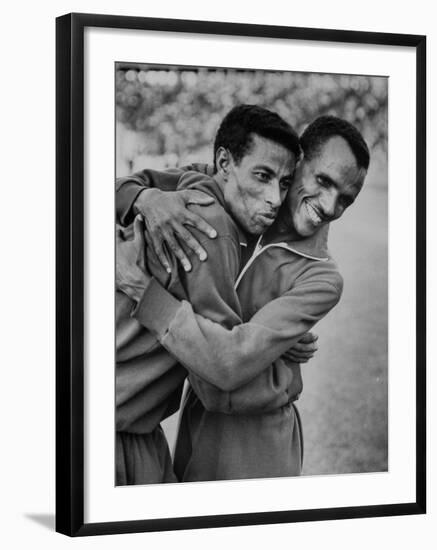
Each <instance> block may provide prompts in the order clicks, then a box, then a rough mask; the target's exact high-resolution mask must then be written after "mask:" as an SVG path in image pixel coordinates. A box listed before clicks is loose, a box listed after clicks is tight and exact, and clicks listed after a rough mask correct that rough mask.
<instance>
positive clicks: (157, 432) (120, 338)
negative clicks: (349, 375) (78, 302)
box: [116, 106, 300, 485]
mask: <svg viewBox="0 0 437 550" xmlns="http://www.w3.org/2000/svg"><path fill="white" fill-rule="evenodd" d="M237 127H238V128H245V129H244V130H242V131H243V134H244V135H242V136H241V137H240V138H239V139H238V140H236V141H235V137H233V138H232V139H233V140H234V142H235V143H234V142H233V143H223V145H220V147H219V148H218V149H217V151H216V156H215V158H216V174H215V175H214V176H213V177H209V176H207V175H203V174H199V173H198V172H191V171H187V172H177V171H176V172H172V173H170V174H159V173H154V177H155V180H156V183H157V184H158V185H161V186H162V187H164V188H165V185H167V183H168V182H169V181H170V182H172V181H173V180H174V186H176V185H177V184H179V185H180V186H181V187H182V188H189V189H192V190H196V191H197V192H198V194H199V196H201V197H204V199H203V201H200V202H203V203H204V204H205V203H209V205H208V206H204V207H203V211H202V212H203V214H204V215H205V217H206V219H207V220H208V222H209V223H210V224H212V225H213V226H214V227H215V229H216V231H217V237H216V238H215V239H213V240H210V239H207V238H205V239H204V240H203V241H202V244H203V246H204V247H205V251H206V253H207V255H208V261H207V262H200V261H198V260H195V259H194V258H193V259H192V263H193V267H192V269H191V270H189V271H185V270H183V269H182V268H181V267H180V266H179V265H178V264H177V261H176V257H175V256H174V255H173V256H171V257H170V260H169V263H168V264H167V266H166V268H164V267H163V266H162V265H161V263H160V262H159V260H158V256H157V255H156V253H155V251H154V250H153V248H152V247H150V246H146V243H145V240H144V239H145V235H144V227H143V225H142V222H141V221H140V220H139V219H136V220H135V221H134V222H133V223H131V224H130V225H128V226H127V227H126V228H125V229H122V228H120V227H118V228H117V242H118V245H117V261H116V264H117V292H116V344H117V357H116V359H117V366H116V407H117V409H116V427H117V436H116V478H117V479H116V481H117V485H126V484H141V483H159V482H172V481H176V480H177V479H176V477H175V475H174V472H173V468H172V464H171V460H170V454H169V450H168V445H167V441H166V439H165V436H164V433H163V431H162V429H161V426H160V422H161V421H162V420H163V419H164V418H166V417H167V416H168V415H170V414H172V413H173V412H174V411H175V410H176V409H177V408H178V406H179V399H180V394H181V387H182V383H183V380H184V378H185V376H186V371H185V369H184V368H183V367H182V366H181V365H180V363H179V361H178V359H176V358H175V356H174V354H171V352H169V351H168V350H167V348H166V347H165V346H164V345H163V344H162V343H160V341H159V339H160V337H161V336H162V335H161V334H158V333H157V332H156V330H153V331H150V330H148V329H147V328H145V327H144V325H142V324H141V323H140V321H142V318H143V316H144V315H145V314H146V313H147V314H148V315H149V316H151V317H155V316H156V318H158V316H159V318H160V320H161V322H165V319H166V320H170V319H171V317H172V316H173V303H172V302H161V298H160V295H159V293H158V292H155V291H154V290H153V285H157V286H158V287H159V289H160V290H162V292H165V293H166V296H167V295H168V296H169V297H170V298H171V299H172V300H175V302H176V303H177V304H179V301H180V300H183V301H184V302H183V303H189V304H190V305H191V307H192V308H193V310H194V311H196V312H197V313H199V314H201V315H204V316H205V317H206V318H208V322H209V323H211V322H214V323H216V324H217V326H219V327H220V328H223V329H226V330H230V329H232V328H233V327H234V326H237V325H241V323H242V321H243V317H242V311H241V307H240V303H239V300H238V296H237V293H236V291H235V288H234V285H235V281H236V279H237V276H238V274H239V272H240V268H241V264H242V254H243V253H244V249H245V247H246V246H247V240H248V238H250V237H251V236H252V235H259V234H261V233H263V232H265V231H266V229H267V228H268V227H269V226H270V225H271V224H272V223H273V221H274V219H275V217H276V215H277V213H278V211H279V207H280V205H281V203H282V201H283V200H284V198H285V195H286V193H287V191H288V188H289V186H290V184H291V181H292V177H293V173H294V169H295V165H296V161H297V159H298V157H299V154H300V147H299V141H298V137H297V135H296V133H295V132H294V130H293V129H292V128H291V127H290V126H289V125H288V124H287V123H285V122H284V121H283V120H282V119H281V118H280V117H279V116H278V115H276V114H274V113H271V112H269V111H267V110H265V109H261V108H259V107H254V106H251V107H244V108H240V109H238V111H237V112H234V113H232V112H231V113H230V114H229V115H228V116H227V117H226V118H225V119H224V121H223V123H222V130H223V131H225V134H226V135H227V136H229V135H232V136H234V135H235V132H234V130H235V129H238V128H237ZM119 183H120V182H119ZM135 183H138V182H137V181H136V180H135V178H131V179H127V180H125V181H124V185H125V188H124V190H125V191H126V188H129V186H130V188H131V190H132V184H135ZM133 192H134V193H135V189H134V190H133ZM137 194H138V193H137ZM195 208H197V209H198V208H199V207H195ZM124 221H126V220H124ZM146 236H147V232H146ZM197 236H198V238H201V233H200V232H198V233H197ZM132 251H135V258H134V259H133V260H132V262H131V263H130V260H131V256H130V255H131V254H132ZM140 268H141V269H140ZM145 271H147V272H149V273H150V274H151V275H153V282H152V283H151V284H152V286H151V287H150V288H149V289H148V292H147V295H144V296H143V295H142V294H143V289H144V284H145V283H144V273H143V272H145ZM135 277H137V278H136V279H135ZM126 281H127V282H126ZM164 289H165V290H164ZM132 299H133V300H135V301H138V300H139V299H141V302H140V304H139V305H138V307H137V308H136V310H135V313H134V315H133V316H132V310H133V306H134V302H133V300H132ZM158 314H159V315H158ZM158 332H159V331H158ZM196 338H197V337H196ZM184 345H185V346H187V351H189V347H190V343H189V342H185V344H184ZM291 345H293V344H291ZM289 347H290V346H288V345H287V346H285V348H284V350H283V351H286V350H287V349H288V348H289ZM216 353H217V352H216V351H214V352H213V355H214V354H216ZM253 353H254V352H253V351H251V355H253ZM281 353H282V352H281ZM247 362H248V365H247V368H246V369H245V371H244V372H241V375H240V376H239V378H238V380H237V381H234V380H233V379H232V377H229V376H227V374H226V373H224V374H223V373H222V372H220V371H216V369H215V367H214V364H213V363H214V359H213V357H209V361H208V362H207V364H205V363H204V362H198V363H197V364H196V365H194V366H193V368H192V369H191V368H190V378H191V381H192V384H193V385H196V384H197V385H198V386H199V387H198V393H199V395H202V396H204V399H205V400H206V401H207V400H208V399H211V397H213V398H214V399H215V394H216V393H217V392H218V391H219V390H218V388H221V389H222V390H231V389H234V388H235V387H237V386H238V385H241V384H244V383H246V382H248V381H249V380H251V379H252V378H254V377H255V376H256V375H258V374H259V373H260V372H262V371H263V370H264V369H267V367H269V365H270V363H271V360H270V359H266V360H264V361H261V362H260V361H258V362H257V363H256V364H253V366H252V365H251V364H250V363H251V360H250V358H249V357H248V359H247ZM182 363H183V364H184V365H185V362H184V361H182ZM185 366H188V365H185ZM270 368H271V369H273V368H274V369H275V374H273V372H272V374H271V376H272V377H273V376H274V377H275V378H276V377H277V376H279V377H280V378H281V380H282V382H281V390H280V391H281V392H282V396H281V397H282V401H283V400H284V396H285V395H286V392H287V390H288V384H289V382H290V380H291V378H292V367H291V366H289V365H288V364H287V363H286V362H284V363H281V364H280V365H278V366H275V367H270ZM198 377H201V378H199V379H198ZM211 384H214V386H213V385H211ZM278 393H279V388H277V387H276V386H275V387H273V386H272V387H271V388H269V387H265V385H263V386H262V393H261V394H259V395H256V394H253V395H252V406H253V407H255V408H256V407H265V408H269V407H276V406H277V400H278ZM220 395H221V394H220Z"/></svg>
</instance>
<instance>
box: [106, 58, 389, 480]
mask: <svg viewBox="0 0 437 550" xmlns="http://www.w3.org/2000/svg"><path fill="white" fill-rule="evenodd" d="M114 71H115V74H114V82H115V90H114V94H115V110H116V112H115V119H116V126H115V143H116V166H115V179H116V182H115V243H116V245H115V257H116V262H115V289H116V292H115V347H116V350H115V365H114V376H115V397H114V398H115V430H116V433H115V434H114V437H115V457H114V464H115V472H114V478H115V485H116V486H127V485H148V484H157V483H187V482H194V481H205V482H216V481H225V480H247V479H266V478H267V479H268V478H284V477H294V476H316V475H339V474H367V473H371V472H372V473H377V472H387V471H388V467H389V466H388V465H389V454H388V384H389V378H388V197H389V195H388V139H389V136H388V92H389V80H388V78H387V77H386V76H383V75H382V76H379V75H361V74H331V73H314V72H293V71H273V70H253V69H245V68H241V69H235V68H226V67H195V66H168V65H158V64H147V63H143V62H138V63H132V62H129V63H127V62H126V63H124V62H121V61H120V62H117V63H115V69H114Z"/></svg>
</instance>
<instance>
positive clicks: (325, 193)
mask: <svg viewBox="0 0 437 550" xmlns="http://www.w3.org/2000/svg"><path fill="white" fill-rule="evenodd" d="M365 175H366V170H365V169H364V168H361V167H359V166H358V163H357V160H356V158H355V156H354V153H353V152H352V149H351V148H350V146H349V144H348V142H347V141H346V140H345V139H344V138H342V137H340V136H333V137H331V138H329V139H328V140H327V141H326V142H325V143H323V145H322V146H321V147H320V150H319V151H318V152H317V153H316V154H314V155H313V157H312V158H310V159H306V158H304V159H303V160H302V161H301V162H300V164H299V165H298V167H297V169H296V173H295V180H294V183H293V185H292V187H291V189H290V191H289V193H288V197H287V204H288V207H289V213H291V221H292V225H293V229H294V231H295V232H296V233H297V237H309V236H310V235H312V234H314V233H315V232H316V231H317V230H318V229H319V228H320V227H321V226H322V225H324V224H327V223H329V222H331V221H334V220H337V219H338V218H339V217H340V216H341V215H342V214H343V212H344V211H345V210H346V208H347V207H348V206H350V205H351V204H352V203H353V202H354V200H355V199H356V197H357V195H358V193H359V192H360V191H361V188H362V186H363V182H364V178H365Z"/></svg>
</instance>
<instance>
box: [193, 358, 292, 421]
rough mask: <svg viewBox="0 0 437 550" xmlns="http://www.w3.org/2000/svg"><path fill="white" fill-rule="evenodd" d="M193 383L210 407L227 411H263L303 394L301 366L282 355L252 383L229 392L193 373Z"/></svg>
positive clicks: (220, 411) (279, 405)
mask: <svg viewBox="0 0 437 550" xmlns="http://www.w3.org/2000/svg"><path fill="white" fill-rule="evenodd" d="M189 380H190V384H191V386H192V388H193V390H194V392H195V393H196V395H197V397H199V399H200V401H201V402H202V404H203V406H204V407H205V409H206V410H208V411H211V412H219V413H225V414H263V413H266V412H269V411H273V410H277V409H279V408H280V407H283V406H284V405H286V404H287V403H289V402H290V401H294V400H296V399H297V398H298V397H299V394H300V392H301V391H302V378H301V372H300V365H299V364H297V363H293V362H291V361H290V360H289V359H287V358H286V357H280V358H279V359H277V360H276V361H275V362H274V363H273V364H272V365H269V366H268V367H267V368H266V369H264V370H263V371H262V372H261V374H259V375H258V376H256V377H255V378H254V379H253V380H251V381H250V382H249V383H247V384H244V385H243V386H241V387H240V388H238V389H236V390H234V391H231V392H225V391H222V390H220V389H219V388H217V387H216V386H213V385H212V384H209V383H208V382H205V381H204V380H202V378H200V377H198V376H195V375H193V374H190V375H189Z"/></svg>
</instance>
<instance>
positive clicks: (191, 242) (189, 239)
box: [176, 225, 208, 262]
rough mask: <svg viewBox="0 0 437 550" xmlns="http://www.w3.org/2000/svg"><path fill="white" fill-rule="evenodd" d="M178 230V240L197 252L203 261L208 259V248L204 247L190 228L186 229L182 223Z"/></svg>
mask: <svg viewBox="0 0 437 550" xmlns="http://www.w3.org/2000/svg"><path fill="white" fill-rule="evenodd" d="M176 232H177V235H178V240H179V241H180V242H183V243H184V244H185V245H187V246H188V247H189V248H191V250H192V251H193V252H194V253H195V254H197V256H198V257H199V260H200V261H201V262H203V261H205V260H206V258H207V257H208V256H207V254H206V250H205V249H204V248H203V247H202V245H201V244H200V243H199V241H198V240H197V239H196V238H195V237H194V236H193V235H192V234H191V233H190V232H189V231H188V229H185V227H184V226H183V225H180V226H178V227H177V229H176Z"/></svg>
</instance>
